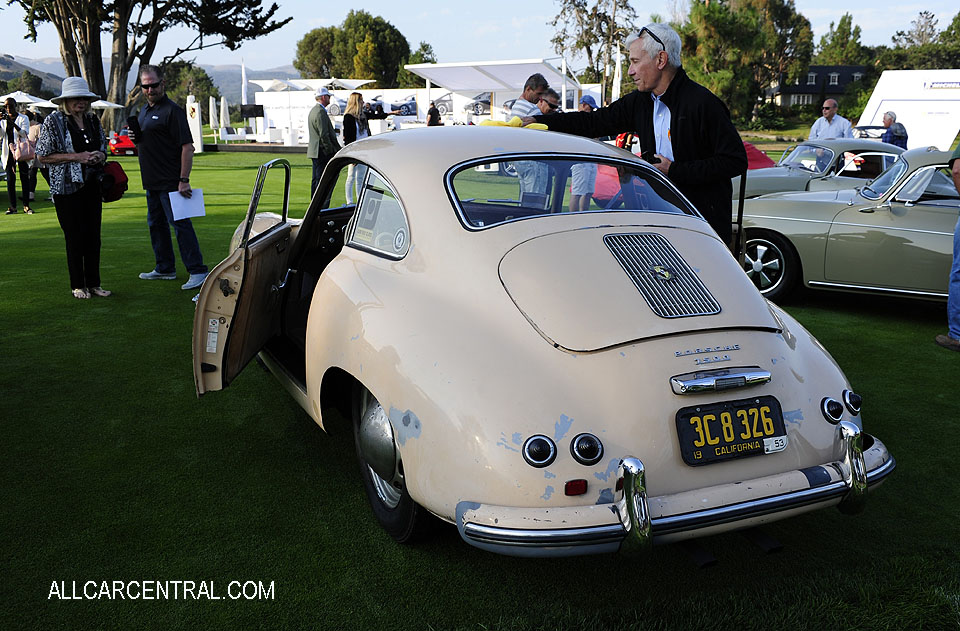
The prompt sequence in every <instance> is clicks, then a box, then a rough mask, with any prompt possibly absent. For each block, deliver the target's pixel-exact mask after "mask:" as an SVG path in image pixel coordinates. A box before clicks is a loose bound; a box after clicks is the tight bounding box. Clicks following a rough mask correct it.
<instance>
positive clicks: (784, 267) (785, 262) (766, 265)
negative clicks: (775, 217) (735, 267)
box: [743, 232, 800, 302]
mask: <svg viewBox="0 0 960 631" xmlns="http://www.w3.org/2000/svg"><path fill="white" fill-rule="evenodd" d="M743 269H744V271H745V272H746V273H747V276H748V277H749V278H750V280H752V281H753V284H754V285H756V287H757V289H759V290H760V293H761V294H763V295H764V297H766V298H769V299H770V300H773V301H774V302H776V301H777V300H779V299H781V298H783V297H784V296H786V295H787V294H788V293H789V292H790V290H792V289H793V286H794V284H796V282H797V278H799V274H800V263H799V261H798V259H797V256H796V255H795V254H794V253H793V248H792V247H791V245H790V243H789V242H788V241H787V240H786V239H785V238H783V237H782V236H780V235H778V234H774V233H772V232H760V233H753V234H750V233H748V234H747V245H746V249H745V251H744V261H743Z"/></svg>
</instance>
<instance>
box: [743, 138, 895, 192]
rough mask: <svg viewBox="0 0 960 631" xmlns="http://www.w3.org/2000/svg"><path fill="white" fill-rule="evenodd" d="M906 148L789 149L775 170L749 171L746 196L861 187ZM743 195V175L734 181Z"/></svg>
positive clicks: (811, 145) (827, 143)
mask: <svg viewBox="0 0 960 631" xmlns="http://www.w3.org/2000/svg"><path fill="white" fill-rule="evenodd" d="M901 153H903V149H901V148H900V147H896V146H894V145H889V144H887V143H885V142H879V141H877V140H863V139H860V138H841V139H839V140H811V141H807V142H803V143H800V144H799V145H795V146H793V147H788V148H787V150H786V151H784V152H783V157H782V158H780V162H778V163H777V166H775V167H768V168H765V169H754V170H751V171H748V172H747V187H746V193H745V195H746V197H748V198H750V197H757V196H759V195H766V194H768V193H780V192H783V191H837V190H841V189H851V188H856V187H857V186H862V185H863V183H864V182H865V181H866V180H870V179H872V178H875V177H877V176H878V175H880V173H881V172H883V171H884V170H885V169H886V168H887V167H889V166H890V165H891V164H893V162H894V160H896V159H897V156H899V155H900V154H901ZM733 196H734V197H735V198H736V197H739V196H740V176H737V177H735V178H733Z"/></svg>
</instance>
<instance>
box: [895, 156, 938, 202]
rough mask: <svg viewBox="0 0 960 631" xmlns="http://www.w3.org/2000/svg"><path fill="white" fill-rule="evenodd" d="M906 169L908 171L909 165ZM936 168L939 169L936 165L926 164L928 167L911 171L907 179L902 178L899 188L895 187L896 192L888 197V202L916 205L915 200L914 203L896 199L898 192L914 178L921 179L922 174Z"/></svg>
mask: <svg viewBox="0 0 960 631" xmlns="http://www.w3.org/2000/svg"><path fill="white" fill-rule="evenodd" d="M907 168H908V170H909V165H908V167H907ZM938 168H940V167H938V166H937V165H933V164H928V165H926V166H922V167H919V168H918V169H916V170H915V171H913V172H912V173H910V175H909V177H904V178H903V181H902V182H901V183H900V186H898V187H897V191H896V192H895V193H894V194H893V195H890V196H888V197H887V199H888V200H890V201H894V202H897V203H899V204H916V203H917V202H916V200H914V201H907V200H901V199H897V198H898V197H899V196H900V191H902V190H903V189H904V188H906V187H907V184H909V183H910V182H912V181H913V180H915V179H916V178H918V177H922V174H923V173H924V172H926V171H929V170H931V169H938ZM930 177H931V178H932V177H933V176H932V175H931V176H930ZM927 184H928V185H929V182H928V183H927ZM923 188H924V190H926V188H927V187H926V186H924V187H923ZM920 196H921V197H923V194H921V195H920Z"/></svg>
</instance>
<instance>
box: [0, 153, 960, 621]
mask: <svg viewBox="0 0 960 631" xmlns="http://www.w3.org/2000/svg"><path fill="white" fill-rule="evenodd" d="M271 157H273V156H270V155H267V154H245V153H244V154H226V153H213V154H202V155H198V156H197V157H196V161H195V168H194V173H193V181H192V183H193V185H194V186H195V187H200V188H203V189H204V195H205V199H206V202H207V213H208V214H207V216H206V217H205V218H202V219H198V220H196V222H195V225H196V228H197V233H198V235H199V239H200V244H201V246H202V247H203V251H204V255H205V258H206V260H207V263H208V265H210V266H213V265H214V264H215V263H217V262H218V261H219V260H220V259H221V258H223V257H224V256H225V255H226V253H227V252H226V248H227V243H228V240H229V238H230V235H231V234H232V232H233V230H234V228H235V227H236V225H237V223H238V221H239V220H240V218H241V217H242V215H243V213H244V211H245V209H246V207H247V204H248V203H249V197H250V192H251V188H252V185H253V180H254V176H255V174H256V167H257V166H258V165H259V164H260V163H261V162H264V161H266V160H268V159H270V158H271ZM288 159H289V160H290V161H291V163H292V164H293V186H292V188H293V191H292V199H291V208H293V209H295V212H294V213H293V214H295V215H297V214H299V213H302V209H303V208H304V207H305V205H306V203H307V198H308V188H309V182H310V168H309V162H308V160H307V159H306V158H305V157H304V156H302V155H294V156H290V157H289V158H288ZM121 162H122V163H123V165H124V168H125V169H126V170H127V173H128V174H129V175H130V176H131V177H132V182H131V184H132V186H131V190H130V191H128V193H127V194H126V195H125V196H124V198H123V199H122V200H121V201H119V202H116V203H113V204H109V205H106V206H105V209H104V215H103V263H102V276H103V285H104V287H106V288H108V289H112V290H113V291H114V292H115V294H114V296H112V297H110V298H106V299H96V298H94V299H91V300H87V301H81V300H76V299H74V298H73V297H71V295H70V293H69V290H70V287H69V283H68V279H67V270H66V263H65V256H64V246H63V236H62V233H61V231H60V228H59V226H58V224H57V219H56V215H55V213H54V211H53V207H52V206H51V205H50V204H49V203H44V202H42V201H38V202H37V203H36V204H35V205H34V208H35V209H36V211H37V214H36V215H33V216H26V215H23V214H19V215H15V216H9V217H8V216H0V256H2V263H3V265H2V270H3V271H2V272H0V319H2V321H3V322H5V323H6V325H5V326H4V327H3V329H2V333H0V357H2V358H3V362H2V370H0V392H2V395H3V413H2V415H0V417H2V427H3V443H2V444H3V453H4V456H5V458H4V466H3V467H2V477H0V480H2V488H3V493H4V502H3V504H4V510H3V530H2V533H3V539H4V542H5V554H4V555H3V560H2V562H0V563H2V565H0V571H2V576H3V580H2V583H0V584H2V588H0V594H2V599H3V603H4V615H3V618H4V619H5V620H6V623H5V624H4V625H3V626H4V627H5V628H16V629H54V628H66V629H140V628H154V629H182V628H188V627H190V628H196V629H251V628H283V629H474V630H480V629H503V630H508V629H511V630H512V629H521V630H522V629H608V628H644V629H688V628H699V629H720V628H734V627H736V628H739V629H776V628H779V629H818V630H819V629H869V630H874V629H921V628H922V629H947V628H957V627H958V626H960V485H958V483H957V478H958V475H957V471H956V460H957V454H958V451H960V440H958V438H957V435H958V434H957V427H958V421H960V419H958V416H960V415H958V404H957V396H956V389H957V383H958V377H960V354H956V353H950V352H948V351H946V350H943V349H940V348H939V347H937V346H935V345H934V344H933V337H934V335H936V334H937V333H939V332H942V331H943V330H944V328H945V325H944V321H945V308H944V306H943V305H942V304H938V303H924V302H911V301H901V300H894V299H889V298H874V297H862V296H846V295H840V294H830V293H815V292H807V291H802V292H799V293H797V294H795V295H794V296H793V297H792V298H791V299H790V301H789V302H787V304H786V308H787V309H788V311H790V312H791V313H792V314H794V315H795V316H796V317H797V318H799V320H800V321H801V322H802V323H803V324H804V325H805V326H806V327H807V328H808V329H809V330H810V331H811V332H812V333H813V334H814V335H815V336H817V337H818V338H819V339H820V340H821V341H822V342H823V343H824V345H825V346H826V347H827V348H828V349H829V350H830V351H831V353H832V354H833V356H834V357H835V358H836V360H837V361H838V362H839V364H840V365H841V366H842V367H843V368H844V369H845V370H846V372H847V375H848V376H849V378H850V379H851V381H852V383H853V385H854V388H855V389H856V390H857V391H858V392H860V393H861V394H862V395H863V396H864V413H863V415H864V419H865V424H866V428H867V430H868V431H869V432H871V433H875V434H876V435H877V436H879V437H880V438H882V439H883V440H884V442H885V443H886V444H887V446H888V447H889V448H890V450H891V451H892V453H893V454H894V456H895V457H896V458H897V461H898V468H897V470H896V472H895V473H894V474H893V475H892V476H891V477H890V478H889V479H888V481H887V482H886V483H885V484H884V485H883V486H882V487H881V488H879V489H877V490H876V491H875V492H872V493H871V494H870V497H869V501H868V503H867V508H866V512H865V513H863V514H861V515H859V516H855V517H850V516H844V515H841V514H840V513H839V512H838V511H836V510H833V509H830V510H825V511H820V512H817V513H812V514H807V515H803V516H800V517H796V518H792V519H788V520H785V521H780V522H777V523H775V524H772V525H769V526H767V527H766V528H765V531H766V532H767V533H768V534H770V535H771V536H773V537H775V538H776V539H778V540H779V541H781V542H782V543H783V544H784V546H785V548H784V550H783V551H782V552H780V553H778V554H772V555H766V554H764V553H762V552H761V551H760V550H759V549H757V548H755V547H753V546H752V544H750V543H748V542H747V540H746V539H745V538H744V537H743V536H741V535H739V534H735V533H734V534H725V535H719V536H714V537H709V538H707V539H705V540H703V541H702V542H701V543H702V545H704V546H705V547H706V548H708V549H709V550H711V551H712V552H713V553H714V554H715V555H716V557H717V558H718V560H719V563H718V564H717V565H716V566H714V567H712V568H708V569H703V570H701V569H697V567H696V566H695V565H694V564H693V563H692V562H691V560H690V558H689V556H688V554H687V553H686V552H685V551H684V550H682V549H681V548H679V547H677V546H659V547H656V548H655V549H654V550H653V551H652V552H651V553H650V554H649V555H647V556H644V557H628V556H620V555H609V556H599V557H585V558H574V559H560V560H555V559H554V560H551V559H541V560H523V559H515V558H507V557H501V556H496V555H493V554H490V553H486V552H482V551H480V550H477V549H475V548H472V547H470V546H468V545H467V544H465V543H463V542H462V541H461V540H460V537H459V536H458V535H457V533H456V531H455V529H453V528H445V529H441V530H440V531H439V532H438V533H437V534H436V536H435V537H434V538H433V539H431V540H430V541H427V542H425V543H422V544H419V545H416V546H412V547H404V546H399V545H396V544H394V543H393V542H392V541H391V540H390V539H389V538H388V537H387V536H386V535H385V534H384V533H383V532H381V530H380V529H379V527H378V526H377V525H376V524H375V522H374V520H373V518H372V515H371V514H370V511H369V509H368V507H367V504H366V498H365V496H364V494H363V490H362V487H361V482H360V477H359V475H358V469H357V466H356V462H355V458H354V453H353V441H352V436H350V435H349V434H345V433H338V434H334V435H327V434H324V433H323V432H322V431H321V430H320V429H319V428H318V427H317V426H316V425H315V424H314V422H313V421H312V420H311V419H310V418H309V417H308V416H307V415H306V414H305V413H304V412H303V411H302V410H300V409H299V408H298V407H297V406H296V405H295V404H294V403H293V401H292V400H291V399H290V398H289V397H288V396H287V395H286V393H285V392H284V391H283V390H282V389H281V388H280V387H279V386H278V384H277V382H276V381H275V380H274V379H273V377H272V376H270V375H269V374H268V373H266V372H264V371H263V370H262V369H260V368H259V367H258V366H257V365H256V364H251V365H250V366H248V367H247V368H246V369H245V370H244V372H243V373H242V374H241V375H240V376H239V377H238V378H237V379H236V381H234V383H233V384H232V385H231V387H230V388H228V389H227V390H225V391H223V392H217V393H212V394H210V395H206V396H204V397H203V398H202V399H201V400H199V401H198V400H197V398H196V396H195V394H194V386H193V379H192V375H191V350H190V338H191V330H192V318H193V312H194V306H193V303H192V302H191V300H190V298H191V297H192V295H193V292H190V291H182V290H181V289H180V284H181V283H182V282H183V281H184V280H186V277H187V274H186V271H185V270H184V269H183V268H182V266H180V263H179V257H178V266H179V267H178V272H179V278H178V281H177V282H170V281H149V282H148V281H141V280H139V279H138V278H137V274H138V273H139V272H143V271H147V270H150V269H151V268H152V267H153V263H154V261H153V254H152V251H151V248H150V242H149V236H148V233H147V226H146V219H145V202H144V197H143V192H142V190H140V187H139V177H138V168H137V162H136V160H135V159H128V158H123V159H121ZM41 186H43V184H42V183H41ZM45 196H46V190H45V189H44V188H41V190H40V191H38V194H37V198H38V200H42V199H43V197H45ZM264 199H265V201H264V203H265V204H273V205H278V204H279V201H278V200H279V190H278V188H277V187H276V186H272V188H270V190H269V191H268V193H267V194H266V195H265V197H264ZM650 475H655V473H654V472H650ZM114 580H116V581H182V580H190V581H197V582H199V581H212V582H213V584H214V593H215V594H216V595H219V596H221V597H222V598H221V599H220V600H206V599H201V600H194V599H178V600H172V599H170V600H142V599H140V600H108V599H106V598H102V599H97V600H58V599H50V598H48V595H49V593H50V590H51V584H52V583H53V582H54V581H56V582H58V583H59V582H61V581H65V582H66V583H67V586H68V589H70V587H69V586H70V584H71V582H74V581H75V582H76V584H77V586H78V590H82V589H83V585H84V583H85V582H86V581H96V583H97V585H98V586H99V584H100V583H101V582H102V581H114ZM231 581H240V582H241V583H242V582H244V581H260V582H263V583H264V584H267V585H269V584H270V583H271V582H272V583H273V585H274V592H273V594H274V598H273V599H271V600H245V599H238V600H233V599H230V598H229V597H227V589H228V584H229V583H230V582H231ZM68 593H69V592H68Z"/></svg>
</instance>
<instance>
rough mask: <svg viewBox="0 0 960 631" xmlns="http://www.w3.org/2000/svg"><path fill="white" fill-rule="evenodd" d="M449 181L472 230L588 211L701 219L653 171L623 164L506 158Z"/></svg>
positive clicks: (469, 169) (475, 166) (466, 169)
mask: <svg viewBox="0 0 960 631" xmlns="http://www.w3.org/2000/svg"><path fill="white" fill-rule="evenodd" d="M448 181H449V185H450V189H451V194H452V197H453V199H454V200H455V201H456V206H457V210H458V212H459V213H460V215H461V219H462V220H463V222H464V223H465V224H466V225H467V226H468V227H469V228H471V229H481V228H488V227H490V226H496V225H500V224H503V223H505V222H509V221H516V220H520V219H529V218H532V217H543V216H545V215H559V214H570V213H583V212H610V211H620V212H655V213H670V214H685V215H696V212H695V211H694V210H693V209H692V208H691V207H690V206H689V204H687V203H686V202H685V201H684V200H683V198H682V197H681V196H680V195H679V194H678V193H677V192H676V190H675V189H674V188H673V187H672V185H670V184H668V183H667V182H665V181H664V180H663V179H662V178H660V177H658V175H657V174H656V173H654V172H652V170H650V169H644V168H641V167H639V166H634V165H630V164H628V163H621V162H613V161H603V160H597V159H589V158H557V157H536V156H524V158H523V159H518V158H510V159H507V158H504V159H498V160H492V161H488V162H482V163H479V164H478V163H475V162H474V163H470V164H468V165H464V166H462V167H460V168H459V169H458V170H456V171H454V172H453V173H452V175H451V176H450V178H449V180H448Z"/></svg>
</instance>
